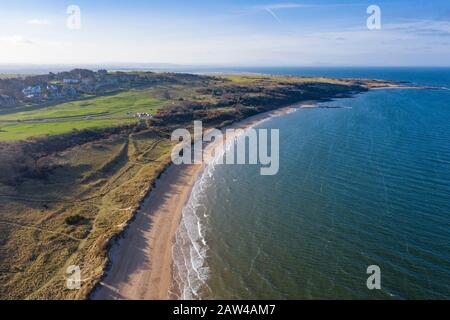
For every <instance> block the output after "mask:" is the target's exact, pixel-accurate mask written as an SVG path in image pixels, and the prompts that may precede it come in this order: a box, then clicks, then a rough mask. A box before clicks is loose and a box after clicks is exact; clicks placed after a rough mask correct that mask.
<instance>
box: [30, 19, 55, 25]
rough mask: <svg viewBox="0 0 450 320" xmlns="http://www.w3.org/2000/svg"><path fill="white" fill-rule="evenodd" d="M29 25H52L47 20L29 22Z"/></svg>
mask: <svg viewBox="0 0 450 320" xmlns="http://www.w3.org/2000/svg"><path fill="white" fill-rule="evenodd" d="M27 23H28V24H32V25H37V26H48V25H50V24H51V22H50V21H49V20H45V19H31V20H28V21H27Z"/></svg>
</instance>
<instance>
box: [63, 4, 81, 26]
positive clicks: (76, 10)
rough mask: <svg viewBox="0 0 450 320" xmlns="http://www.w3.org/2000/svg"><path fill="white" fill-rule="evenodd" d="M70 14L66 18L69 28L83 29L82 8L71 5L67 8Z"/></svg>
mask: <svg viewBox="0 0 450 320" xmlns="http://www.w3.org/2000/svg"><path fill="white" fill-rule="evenodd" d="M66 13H67V14H68V17H67V20H66V27H67V29H69V30H80V29H81V9H80V7H79V6H77V5H74V4H72V5H70V6H68V7H67V9H66Z"/></svg>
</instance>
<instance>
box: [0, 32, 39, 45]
mask: <svg viewBox="0 0 450 320" xmlns="http://www.w3.org/2000/svg"><path fill="white" fill-rule="evenodd" d="M0 41H3V42H8V43H10V44H15V45H17V44H22V45H23V44H26V45H34V44H36V42H35V41H33V40H31V39H29V38H26V37H24V36H22V35H18V34H15V35H11V36H6V37H0Z"/></svg>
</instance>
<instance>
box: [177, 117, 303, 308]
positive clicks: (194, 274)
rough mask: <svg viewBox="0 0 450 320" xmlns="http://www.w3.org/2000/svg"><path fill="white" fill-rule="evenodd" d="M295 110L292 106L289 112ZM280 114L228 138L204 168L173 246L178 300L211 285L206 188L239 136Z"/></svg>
mask: <svg viewBox="0 0 450 320" xmlns="http://www.w3.org/2000/svg"><path fill="white" fill-rule="evenodd" d="M296 110H297V109H294V108H293V109H292V110H289V111H288V112H287V113H292V112H295V111H296ZM287 113H286V114H287ZM280 115H282V114H269V115H268V116H267V117H265V118H263V119H261V120H259V121H257V122H256V123H254V124H252V125H251V126H249V127H247V128H245V129H244V130H242V131H239V133H237V134H236V135H235V136H234V137H232V138H231V139H228V140H227V141H226V142H225V145H224V147H223V148H221V149H220V151H219V152H218V153H217V154H214V156H213V157H212V158H211V159H209V161H207V163H206V164H205V168H204V170H203V171H202V173H201V175H200V177H199V178H198V179H197V181H196V182H195V184H194V186H193V188H192V192H191V194H190V196H189V199H188V201H187V203H186V205H185V207H184V208H183V211H182V218H181V222H180V225H179V227H178V230H177V233H176V238H175V243H174V245H173V247H172V261H173V280H174V284H173V288H172V290H171V293H172V294H173V295H174V296H176V297H178V298H179V299H182V300H193V299H199V298H200V297H201V292H202V290H203V289H205V288H207V287H208V286H207V280H208V276H209V267H208V265H207V261H206V259H207V254H208V249H209V247H208V243H207V240H206V238H205V230H206V227H205V225H206V224H207V219H208V215H207V207H206V205H205V203H206V202H207V196H206V193H205V191H206V189H207V188H208V186H209V185H210V184H212V183H214V171H215V169H216V166H217V165H218V164H221V163H223V160H224V157H225V156H226V153H227V152H229V151H230V150H231V149H232V148H234V147H235V146H236V142H237V139H238V138H239V136H241V135H244V134H245V133H246V131H247V130H248V129H250V128H253V127H254V126H256V125H259V124H261V123H264V122H266V121H268V120H270V119H272V118H274V117H278V116H280ZM227 138H229V137H227Z"/></svg>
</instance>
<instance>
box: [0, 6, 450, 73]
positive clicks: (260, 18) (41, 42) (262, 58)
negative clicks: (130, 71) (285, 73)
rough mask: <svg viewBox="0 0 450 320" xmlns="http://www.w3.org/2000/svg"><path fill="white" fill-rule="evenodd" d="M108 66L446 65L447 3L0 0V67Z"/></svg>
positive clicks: (449, 58) (449, 51)
mask: <svg viewBox="0 0 450 320" xmlns="http://www.w3.org/2000/svg"><path fill="white" fill-rule="evenodd" d="M72 4H75V5H77V6H79V8H80V10H81V29H78V30H70V29H68V28H67V27H66V20H67V18H68V14H67V13H66V8H67V7H68V6H69V5H72ZM372 4H375V5H378V6H379V7H380V9H381V29H380V30H369V29H368V28H367V25H366V20H367V18H368V17H369V15H368V14H367V12H366V10H367V7H368V6H369V5H372ZM115 62H116V63H127V62H130V63H131V62H133V63H176V64H204V65H235V66H237V65H247V66H250V65H252V66H260V65H271V66H282V65H284V66H294V65H296V66H310V65H311V66H326V65H333V66H338V65H342V66H352V65H363V66H383V65H389V66H391V65H399V66H400V65H423V66H431V65H440V66H450V1H449V0H433V1H430V0H427V1H422V0H410V1H406V0H397V1H396V0H385V1H377V0H371V1H365V0H328V1H326V0H318V1H312V0H308V1H262V0H261V1H238V0H230V1H223V0H214V1H213V0H211V1H195V0H192V1H179V0H166V1H159V0H158V1H153V0H148V1H133V0H128V1H103V0H102V1H95V0H90V1H78V0H73V1H61V0H58V1H51V0H41V1H22V0H14V1H4V0H0V63H2V64H5V63H34V64H52V63H58V64H66V63H67V64H77V63H80V64H89V63H92V64H97V63H115Z"/></svg>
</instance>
